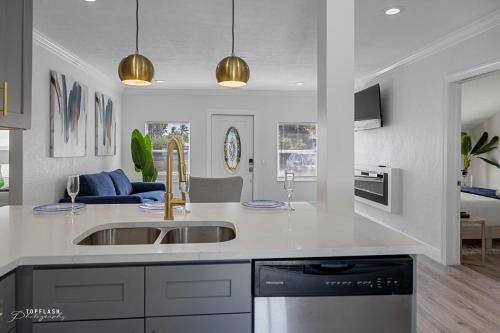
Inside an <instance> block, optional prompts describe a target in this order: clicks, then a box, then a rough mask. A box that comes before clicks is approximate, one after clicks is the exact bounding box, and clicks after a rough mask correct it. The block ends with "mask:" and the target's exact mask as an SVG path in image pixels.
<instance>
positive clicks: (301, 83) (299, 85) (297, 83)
mask: <svg viewBox="0 0 500 333" xmlns="http://www.w3.org/2000/svg"><path fill="white" fill-rule="evenodd" d="M295 85H296V86H297V87H302V86H303V85H305V83H304V82H295Z"/></svg>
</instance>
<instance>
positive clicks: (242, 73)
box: [215, 0, 250, 88]
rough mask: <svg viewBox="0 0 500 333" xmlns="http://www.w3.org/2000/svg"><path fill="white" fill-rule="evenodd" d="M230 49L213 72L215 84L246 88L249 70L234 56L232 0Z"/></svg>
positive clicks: (242, 61) (244, 63)
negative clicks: (215, 79)
mask: <svg viewBox="0 0 500 333" xmlns="http://www.w3.org/2000/svg"><path fill="white" fill-rule="evenodd" d="M232 4H233V12H232V17H233V21H232V48H231V55H230V56H229V57H226V58H224V59H222V60H221V61H220V62H219V64H218V65H217V69H216V71H215V74H216V77H217V82H218V83H219V85H221V86H223V87H229V88H239V87H243V86H246V84H247V82H248V79H249V78H250V68H249V67H248V64H247V63H246V62H245V60H243V59H242V58H240V57H237V56H235V55H234V0H232Z"/></svg>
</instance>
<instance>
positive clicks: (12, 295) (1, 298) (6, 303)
mask: <svg viewBox="0 0 500 333" xmlns="http://www.w3.org/2000/svg"><path fill="white" fill-rule="evenodd" d="M15 308H16V279H15V274H10V275H7V276H6V277H4V278H3V279H2V280H0V333H7V332H9V330H11V329H12V328H13V327H14V326H15V323H14V322H12V323H9V320H10V314H11V313H12V312H13V311H14V310H15Z"/></svg>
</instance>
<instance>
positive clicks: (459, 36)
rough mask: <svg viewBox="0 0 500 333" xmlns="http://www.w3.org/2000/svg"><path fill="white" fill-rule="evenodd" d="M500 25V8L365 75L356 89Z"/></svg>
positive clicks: (356, 85) (357, 80) (356, 82)
mask: <svg viewBox="0 0 500 333" xmlns="http://www.w3.org/2000/svg"><path fill="white" fill-rule="evenodd" d="M499 25H500V10H497V11H494V12H492V13H491V14H489V15H486V16H484V17H482V18H480V19H478V20H476V21H474V22H472V23H471V24H469V25H466V26H465V27H462V28H460V29H458V30H456V31H454V32H452V33H450V34H448V35H445V36H444V37H442V38H440V39H437V40H436V41H434V42H432V43H430V44H428V45H427V46H425V47H423V48H422V49H420V50H418V51H416V52H414V53H412V54H410V55H409V56H407V57H405V58H403V59H401V60H399V61H397V62H395V63H393V64H391V65H390V66H387V67H385V68H381V69H379V70H377V71H375V72H373V73H371V74H368V75H365V76H363V77H361V78H359V79H356V80H355V87H356V89H361V88H363V87H365V86H367V85H368V84H369V83H370V82H371V81H374V80H376V79H377V78H379V77H381V76H382V75H385V74H387V73H389V72H392V71H395V70H397V69H400V68H403V67H405V66H408V65H411V64H413V63H416V62H418V61H421V60H423V59H425V58H427V57H430V56H432V55H434V54H437V53H439V52H442V51H444V50H446V49H449V48H450V47H453V46H455V45H457V44H460V43H462V42H464V41H466V40H468V39H471V38H474V37H476V36H478V35H480V34H482V33H485V32H487V31H489V30H491V29H493V28H495V27H497V26H499Z"/></svg>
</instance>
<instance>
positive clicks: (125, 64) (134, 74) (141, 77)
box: [118, 0, 155, 86]
mask: <svg viewBox="0 0 500 333" xmlns="http://www.w3.org/2000/svg"><path fill="white" fill-rule="evenodd" d="M135 23H136V30H135V53H133V54H131V55H129V56H127V57H125V58H123V59H122V61H120V65H118V76H119V77H120V80H121V81H122V83H123V84H126V85H129V86H149V85H150V84H151V82H152V81H153V77H154V75H155V68H154V66H153V63H151V61H150V60H149V59H148V58H146V57H145V56H143V55H141V54H139V0H136V10H135Z"/></svg>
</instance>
